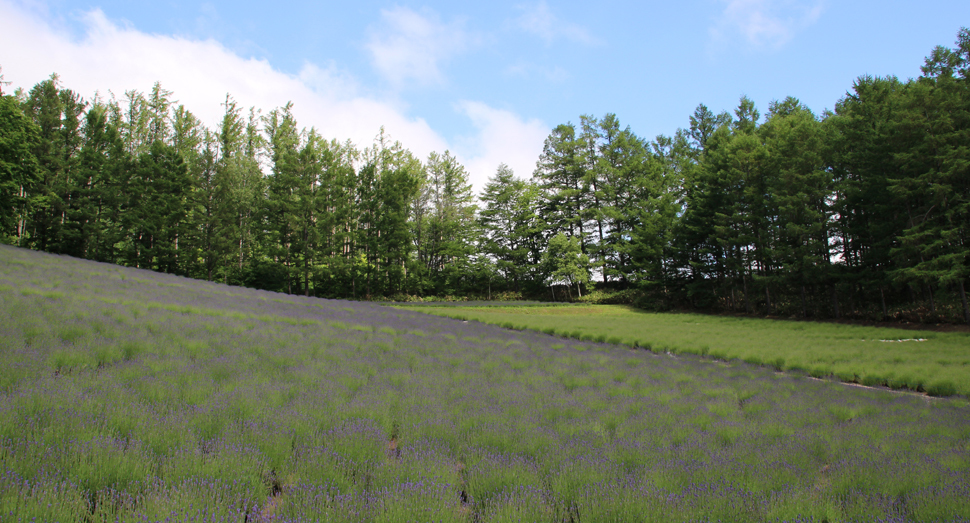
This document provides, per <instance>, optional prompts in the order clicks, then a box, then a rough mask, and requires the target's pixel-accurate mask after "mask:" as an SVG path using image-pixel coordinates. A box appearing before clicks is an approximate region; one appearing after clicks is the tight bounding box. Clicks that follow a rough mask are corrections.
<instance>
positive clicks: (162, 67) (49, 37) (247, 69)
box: [0, 0, 447, 155]
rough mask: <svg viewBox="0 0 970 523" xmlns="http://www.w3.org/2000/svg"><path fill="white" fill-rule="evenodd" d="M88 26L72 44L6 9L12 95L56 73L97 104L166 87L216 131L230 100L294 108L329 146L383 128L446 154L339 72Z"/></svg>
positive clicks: (435, 139)
mask: <svg viewBox="0 0 970 523" xmlns="http://www.w3.org/2000/svg"><path fill="white" fill-rule="evenodd" d="M82 23H83V25H84V27H85V34H84V36H83V37H82V38H80V39H78V40H73V39H71V38H70V36H68V35H67V34H66V33H65V32H63V31H58V30H55V29H53V28H51V27H50V26H48V25H47V24H46V23H45V22H44V21H42V20H41V19H39V18H38V17H35V16H33V15H31V14H30V13H28V12H25V11H23V10H19V9H17V8H15V7H13V6H11V5H10V4H8V3H4V2H3V1H2V0H0V66H2V67H3V73H4V76H5V77H6V80H7V81H10V82H12V84H13V85H12V86H11V87H16V86H20V87H24V88H25V89H29V88H30V87H31V86H33V85H34V84H35V83H37V82H39V81H41V80H43V79H45V78H47V77H48V76H50V74H51V73H54V72H56V73H57V74H58V75H59V76H60V78H61V82H62V84H63V85H64V86H65V87H67V88H70V89H73V90H75V91H77V92H79V93H80V94H81V95H82V96H85V97H86V98H88V99H90V98H92V97H93V95H94V93H95V92H96V91H100V93H101V94H102V95H106V94H107V91H109V90H110V91H112V92H113V93H115V94H116V95H118V96H120V95H121V94H122V93H124V92H125V91H126V90H130V89H138V90H141V91H148V90H150V89H151V86H152V84H154V82H156V81H159V82H161V83H162V86H163V87H164V88H166V89H169V90H171V91H173V92H174V98H176V99H177V100H178V102H179V103H181V104H184V105H185V106H186V107H187V108H188V109H189V110H191V111H192V112H193V113H195V114H196V115H197V116H198V117H199V118H200V119H201V120H202V121H203V122H204V123H205V124H206V125H209V126H212V127H214V126H215V125H217V123H218V122H219V120H220V117H221V113H222V111H223V108H222V107H221V106H220V105H219V104H220V102H221V101H222V100H223V99H224V98H225V95H226V93H230V94H232V96H233V97H234V98H235V99H236V100H237V101H238V102H239V105H240V106H242V107H250V106H255V107H256V108H258V109H262V110H263V111H268V110H271V109H273V108H274V107H279V106H281V105H283V104H285V103H286V102H288V101H292V102H293V103H294V113H295V115H296V117H297V121H298V122H299V123H300V125H302V126H306V127H316V129H317V130H318V131H319V132H320V133H321V134H322V135H323V136H325V137H328V138H337V139H340V140H346V139H348V138H349V139H351V140H352V141H354V142H355V143H357V144H359V145H363V146H366V145H369V144H370V143H371V140H372V139H373V137H374V136H375V135H376V134H377V133H378V131H379V130H380V127H381V126H382V125H383V126H385V128H386V129H387V132H388V133H389V134H390V135H391V136H392V137H395V138H397V139H399V140H401V141H402V143H404V144H405V146H407V147H409V148H411V149H412V150H413V151H414V152H415V153H416V154H419V155H426V154H428V153H429V152H431V151H433V150H443V149H444V148H446V147H447V144H446V141H445V140H444V139H443V138H442V137H441V136H439V135H438V134H437V133H436V132H435V131H434V130H432V129H431V128H430V127H429V126H428V124H427V122H425V121H424V120H423V119H421V118H412V117H408V116H406V115H404V114H403V113H402V111H401V110H400V109H399V108H398V107H397V106H396V105H395V104H393V103H391V102H387V101H382V100H377V99H373V98H368V97H365V96H361V95H359V94H358V93H357V91H358V89H357V84H356V82H355V81H354V79H353V78H352V77H351V76H349V75H347V74H346V73H343V72H341V71H340V70H338V69H337V67H336V66H335V65H333V64H330V65H329V66H327V67H326V68H320V67H318V66H315V65H313V64H306V65H304V67H303V69H302V71H301V72H300V74H299V75H298V76H293V75H289V74H285V73H282V72H280V71H278V70H276V69H274V68H273V67H272V66H271V65H270V64H269V62H267V61H266V60H257V59H252V58H250V59H246V58H242V57H240V56H238V55H237V54H235V53H233V52H232V51H230V50H228V49H227V48H226V47H224V46H223V45H222V44H221V43H219V42H216V41H215V40H211V39H209V40H192V39H187V38H182V37H173V36H163V35H151V34H146V33H142V32H139V31H137V30H135V29H132V28H129V27H123V26H120V25H118V24H115V23H113V22H112V21H110V20H108V19H107V18H106V17H105V15H104V13H102V12H101V11H100V10H94V11H90V12H88V13H86V14H85V15H83V20H82Z"/></svg>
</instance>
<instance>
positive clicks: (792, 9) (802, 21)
mask: <svg viewBox="0 0 970 523" xmlns="http://www.w3.org/2000/svg"><path fill="white" fill-rule="evenodd" d="M723 2H724V3H725V4H726V5H725V8H724V11H723V12H722V13H721V17H720V20H719V21H718V22H717V23H716V24H715V26H714V27H712V28H711V36H712V38H713V40H715V41H719V42H720V41H724V40H727V39H729V38H730V37H732V36H735V35H739V36H741V37H742V38H743V39H744V40H745V41H746V42H747V43H748V44H749V45H751V46H753V47H758V48H778V47H781V46H783V45H785V44H786V43H788V42H789V41H790V40H791V39H792V38H793V37H794V36H795V33H797V32H798V31H800V30H802V29H804V28H806V27H808V26H810V25H812V24H813V23H815V21H816V20H818V18H819V17H820V16H821V15H822V11H823V10H824V4H823V2H822V1H821V0H811V1H808V2H805V1H800V0H723Z"/></svg>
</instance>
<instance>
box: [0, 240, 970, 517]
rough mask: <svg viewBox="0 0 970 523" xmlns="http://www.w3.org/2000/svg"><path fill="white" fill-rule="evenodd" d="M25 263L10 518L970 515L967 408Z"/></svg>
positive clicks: (8, 341) (43, 260)
mask: <svg viewBox="0 0 970 523" xmlns="http://www.w3.org/2000/svg"><path fill="white" fill-rule="evenodd" d="M0 260H2V261H4V262H5V263H2V264H0V293H2V294H0V296H2V298H3V299H2V300H0V309H2V310H0V314H3V315H4V317H7V318H10V321H8V322H4V323H2V324H0V334H2V335H0V374H2V375H4V376H12V375H24V376H27V377H28V379H18V380H14V381H8V383H9V385H8V386H6V387H5V388H4V389H3V390H0V398H2V400H3V401H0V467H2V470H0V515H2V519H3V520H4V521H7V520H10V521H30V520H31V518H34V517H36V518H37V520H56V521H91V520H116V521H144V520H149V521H162V520H165V519H166V518H168V519H169V520H170V521H203V520H204V521H245V520H249V521H253V520H269V519H270V518H271V517H273V518H277V519H276V520H277V521H316V520H324V521H358V522H362V521H388V522H404V521H415V520H420V521H427V520H434V521H461V522H472V521H495V522H505V521H509V522H511V521H518V520H520V519H525V520H529V521H548V522H563V521H573V522H600V521H715V520H730V521H799V520H805V519H812V518H814V519H815V520H822V519H827V520H829V521H850V520H874V519H876V518H883V519H887V518H895V519H897V520H908V521H940V520H954V519H959V518H966V517H970V504H968V502H967V499H970V496H968V495H967V494H968V493H970V485H968V481H967V478H968V477H970V476H968V471H970V447H968V444H967V442H968V441H970V412H968V410H967V408H966V405H965V404H964V403H960V402H955V401H950V400H933V401H927V400H925V399H923V398H918V397H914V396H911V395H899V394H891V393H887V392H884V391H871V390H849V389H846V388H844V387H841V386H839V385H838V384H834V383H828V382H820V381H811V380H806V379H804V378H800V377H797V376H790V375H784V374H776V373H774V372H772V371H770V370H767V369H762V368H758V367H754V366H750V365H746V364H744V363H741V362H727V363H719V364H718V363H712V362H708V361H702V360H698V359H691V358H681V357H670V356H667V355H658V354H653V353H651V352H648V351H640V350H634V351H631V350H629V349H628V348H625V347H622V346H614V345H609V344H600V343H595V342H590V341H586V342H582V341H577V340H574V339H557V338H552V337H549V336H546V335H544V334H540V333H535V332H529V331H525V332H522V331H516V332H511V331H507V330H503V329H499V328H495V327H492V326H488V325H483V324H480V323H477V322H469V323H463V322H460V321H454V320H450V319H444V318H437V317H434V316H428V315H420V314H414V313H409V312H405V311H398V310H395V309H391V308H387V307H379V306H375V305H372V304H355V303H348V302H330V301H322V300H308V299H303V298H298V297H290V296H282V295H275V294H271V293H263V292H257V291H252V290H247V289H241V288H229V287H223V286H217V285H211V284H197V285H185V283H187V282H186V280H183V279H180V278H175V277H171V276H166V275H159V274H152V273H148V272H145V271H135V270H130V269H122V270H121V271H120V272H119V271H117V270H116V269H115V268H112V267H109V266H106V265H99V264H94V263H91V262H83V261H78V260H71V259H69V258H64V257H53V256H48V255H43V254H40V253H35V252H29V251H22V250H14V249H10V248H0ZM10 260H16V261H19V262H21V263H6V262H7V261H10ZM121 276H124V278H122V277H121ZM25 290H27V291H28V292H23V291H25ZM121 298H125V299H124V300H122V299H121ZM137 302H141V305H138V304H137ZM568 309H571V308H570V307H565V308H562V310H568ZM216 310H219V311H220V312H222V314H215V313H214V312H215V311H216ZM254 310H259V311H261V315H259V316H256V315H253V314H252V311H254ZM281 319H291V320H293V321H281ZM104 347H117V348H119V350H120V352H119V353H120V354H124V350H123V348H124V347H135V349H133V350H131V351H129V355H128V357H124V356H123V357H120V358H117V359H106V360H104V361H101V362H100V363H99V364H97V365H95V364H93V360H91V359H89V356H88V355H95V354H97V352H98V351H99V350H102V349H103V348H104ZM59 355H65V356H69V357H71V358H73V357H75V355H81V356H79V357H78V360H77V361H83V362H87V363H84V364H79V365H65V364H64V360H61V359H59Z"/></svg>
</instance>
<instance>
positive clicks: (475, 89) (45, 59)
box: [0, 0, 970, 187]
mask: <svg viewBox="0 0 970 523" xmlns="http://www.w3.org/2000/svg"><path fill="white" fill-rule="evenodd" d="M961 25H964V26H970V2H966V1H963V2H958V1H938V0H926V1H923V2H899V1H882V2H873V1H859V2H834V1H827V0H787V1H783V0H689V1H683V2H663V3H659V2H617V1H603V2H597V3H593V2H558V1H555V0H541V1H538V2H536V1H524V2H523V1H511V2H487V3H484V2H481V3H464V2H462V3H457V2H434V1H428V2H383V1H370V0H367V1H359V2H276V3H273V4H272V5H269V4H266V3H263V2H251V1H242V2H239V1H236V2H220V1H217V2H206V3H201V4H199V3H196V2H184V1H182V0H163V1H158V2H127V1H114V0H110V1H108V0H106V1H101V2H91V1H70V0H51V1H48V2H44V1H39V0H34V1H13V0H0V66H2V67H3V73H4V76H5V79H6V80H7V81H10V82H12V83H13V86H21V87H25V88H29V87H30V86H32V85H33V84H34V83H36V82H37V81H39V80H41V79H43V78H45V77H47V76H48V75H49V74H50V73H51V72H57V73H59V74H60V75H61V77H62V79H63V84H64V86H66V87H69V88H72V89H75V90H77V91H79V92H80V93H81V94H83V95H84V96H86V97H87V98H90V97H91V96H93V94H94V92H95V91H96V90H98V91H99V92H100V93H101V94H102V95H105V93H106V92H107V91H109V90H110V91H111V92H112V93H114V94H115V95H116V96H119V97H120V96H121V95H122V93H123V92H124V91H125V90H128V89H138V90H141V91H147V90H149V89H150V88H151V85H152V83H153V82H154V81H156V80H158V81H160V82H161V83H162V85H163V87H167V88H169V89H171V90H173V91H174V95H175V98H177V99H179V100H180V101H181V102H182V103H184V104H185V105H186V106H187V107H188V108H189V109H190V110H192V111H193V112H195V113H196V114H198V115H199V116H200V117H202V119H203V121H205V122H206V123H208V124H209V125H213V126H214V125H215V123H216V121H217V120H218V117H219V113H220V110H221V108H220V106H219V104H220V102H222V101H223V99H224V97H225V93H226V92H229V93H231V94H232V95H233V96H234V97H235V98H237V99H238V101H239V102H240V103H241V104H243V105H245V106H247V107H248V106H250V105H253V106H256V107H257V108H261V109H263V110H264V111H268V110H271V109H272V108H274V107H276V106H279V105H282V104H284V103H286V102H287V101H290V100H292V101H293V102H294V104H295V112H296V115H297V117H298V121H299V123H300V124H301V125H302V126H306V127H311V126H312V127H316V128H317V129H318V130H320V132H321V133H323V134H324V135H325V136H327V137H328V138H338V139H340V140H345V139H351V140H353V141H354V142H355V143H357V144H359V145H363V146H366V145H368V144H369V143H370V140H371V139H372V138H373V136H374V135H375V134H377V132H378V130H379V127H380V126H381V125H385V126H386V128H387V131H388V133H390V135H391V136H392V137H393V138H395V139H397V140H400V141H401V142H402V143H403V144H404V145H405V146H406V147H408V148H410V149H412V151H414V152H415V153H416V154H418V155H419V156H426V155H427V153H429V152H430V151H432V150H436V151H443V150H444V149H449V150H451V151H452V152H453V153H455V154H457V155H458V157H459V159H460V160H461V161H462V162H463V163H464V164H465V165H466V167H467V168H468V170H469V171H470V173H471V175H472V178H473V180H474V182H475V184H476V186H477V187H481V185H482V184H483V183H484V181H485V179H486V178H487V177H488V176H490V175H491V174H493V173H494V172H495V168H496V167H497V165H498V163H499V162H505V163H507V164H509V165H511V166H512V167H513V169H515V171H516V173H517V174H519V175H520V176H528V175H529V174H530V173H531V171H532V169H533V167H534V164H535V160H536V158H537V157H538V154H539V152H540V150H541V147H542V140H543V139H544V138H545V136H546V135H547V134H548V132H549V130H550V129H551V128H552V127H553V126H555V125H557V124H559V123H564V122H567V121H573V122H576V121H578V118H579V115H580V114H592V115H595V116H597V117H601V116H602V115H604V114H605V113H607V112H613V113H616V114H617V115H618V117H619V119H620V122H621V123H622V124H623V125H629V126H630V127H631V128H632V129H633V131H634V132H636V133H637V134H639V135H641V136H645V137H649V138H652V137H654V136H656V135H657V134H660V133H663V134H668V135H669V134H672V133H673V132H674V131H675V130H676V129H677V128H678V127H685V126H686V125H687V124H688V116H689V115H690V114H691V112H693V109H694V108H695V107H696V106H697V105H698V104H699V103H704V104H706V105H707V106H708V107H710V108H711V109H712V110H714V111H721V110H731V109H733V107H734V106H735V105H736V104H737V101H738V98H739V97H740V96H741V95H742V94H745V95H747V96H749V97H751V98H752V99H754V101H755V102H756V104H757V105H758V108H759V109H760V110H761V111H762V113H764V112H765V111H766V110H767V106H768V103H769V102H770V101H771V100H774V99H780V98H784V97H785V96H789V95H790V96H795V97H798V98H799V99H801V100H802V101H803V102H804V103H806V104H807V105H808V106H809V107H811V108H812V109H813V110H814V111H816V112H817V113H820V112H821V111H823V110H825V109H831V108H833V107H834V105H835V103H836V101H837V100H838V99H839V98H840V97H841V96H843V95H844V94H845V92H846V91H847V90H849V89H850V88H851V87H852V82H853V80H854V79H855V78H857V77H858V76H860V75H863V74H871V75H879V76H884V75H896V76H899V77H901V78H909V77H914V76H917V75H918V74H919V66H920V65H921V64H922V62H923V58H924V57H925V56H927V55H928V54H929V53H930V51H931V50H932V48H933V47H934V46H936V45H946V46H952V45H953V41H954V40H955V37H956V33H957V31H958V30H959V28H960V27H961Z"/></svg>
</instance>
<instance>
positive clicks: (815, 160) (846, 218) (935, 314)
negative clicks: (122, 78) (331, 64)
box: [0, 29, 970, 323]
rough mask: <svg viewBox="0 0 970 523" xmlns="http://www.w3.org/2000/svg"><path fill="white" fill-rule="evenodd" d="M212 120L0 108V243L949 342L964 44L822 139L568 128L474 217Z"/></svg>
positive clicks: (789, 105) (743, 113)
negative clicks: (870, 323)
mask: <svg viewBox="0 0 970 523" xmlns="http://www.w3.org/2000/svg"><path fill="white" fill-rule="evenodd" d="M0 80H2V79H0ZM3 85H5V84H4V83H2V81H0V88H2V87H3ZM223 106H224V108H225V113H224V117H223V119H222V121H221V122H220V124H219V125H218V126H217V128H216V129H208V128H206V127H205V126H203V125H202V124H201V123H200V122H199V120H198V119H197V118H196V117H195V116H193V115H192V113H191V112H190V111H189V110H188V109H187V108H185V107H183V106H181V105H178V104H177V103H176V102H174V101H173V93H172V92H171V91H168V90H166V89H164V88H163V87H162V86H161V85H160V84H158V83H156V84H155V85H154V86H152V89H151V91H150V92H149V93H148V94H147V96H146V95H144V94H142V93H141V92H138V91H134V90H133V91H128V92H126V93H125V95H124V97H123V98H122V100H121V101H119V100H116V99H114V98H113V97H112V98H111V99H109V100H104V99H100V98H95V99H94V100H92V101H86V100H84V99H83V98H82V97H81V96H80V95H78V94H77V93H76V92H74V91H71V90H70V89H67V88H66V87H64V86H62V85H61V82H60V80H59V78H58V77H57V75H52V76H51V77H50V78H49V79H47V80H44V81H42V82H40V83H38V84H37V85H36V86H34V87H33V88H32V89H30V90H29V91H27V92H23V91H20V90H18V91H17V93H16V94H15V95H10V94H2V95H0V241H3V242H7V243H12V244H16V245H20V246H24V247H31V248H35V249H40V250H46V251H50V252H56V253H63V254H69V255H72V256H77V257H83V258H90V259H95V260H99V261H105V262H112V263H121V264H125V265H130V266H135V267H143V268H151V269H154V270H158V271H164V272H169V273H175V274H181V275H185V276H190V277H194V278H202V279H207V280H214V281H222V282H225V283H230V284H237V285H247V286H252V287H258V288H263V289H269V290H275V291H282V292H287V293H292V294H303V295H306V296H324V297H350V298H379V297H396V298H397V299H404V298H405V297H406V296H430V295H433V296H456V295H460V296H469V295H477V296H490V295H492V293H497V294H501V293H507V292H513V293H518V294H519V295H525V296H533V297H542V296H546V297H551V294H552V293H551V292H550V290H551V289H550V287H549V284H550V283H552V282H559V283H560V284H565V285H566V286H567V287H566V288H568V289H572V288H574V287H575V290H576V295H577V297H578V296H580V295H582V294H583V293H584V292H585V293H588V292H589V291H590V290H591V288H592V287H598V288H599V290H604V291H624V292H630V291H635V292H638V293H639V295H640V296H642V299H641V301H640V303H639V304H640V305H641V306H644V307H649V308H659V309H670V308H691V309H702V310H721V311H734V312H746V313H750V314H764V315H785V316H798V317H823V318H840V317H846V316H848V317H861V318H873V319H887V318H895V319H904V320H908V319H913V320H917V321H927V322H934V321H942V320H962V321H965V322H967V323H970V307H968V306H967V298H966V293H967V291H966V288H967V285H968V278H970V254H968V253H970V30H967V29H962V30H961V31H960V32H959V34H958V35H957V43H956V47H955V48H952V49H951V48H947V47H937V48H936V49H934V50H933V51H932V53H931V54H930V56H929V57H927V58H926V62H925V64H924V66H923V68H922V75H921V76H920V77H919V78H916V79H911V80H906V81H902V80H899V79H897V78H891V77H890V78H877V77H870V76H862V77H860V78H858V79H857V80H856V82H855V83H854V85H853V86H852V88H851V90H850V91H849V92H847V93H846V95H845V96H844V97H843V98H842V99H841V100H839V101H838V103H837V104H836V105H835V110H834V111H833V112H826V113H825V114H821V115H818V114H814V113H813V112H812V111H811V110H810V109H809V108H808V107H806V106H805V105H804V104H802V103H801V102H799V101H798V100H797V99H795V98H792V97H787V98H784V99H781V100H778V101H774V102H772V103H771V104H770V105H769V107H768V108H767V112H766V114H765V115H764V117H762V115H761V113H760V111H759V110H758V108H757V107H756V106H755V104H754V102H753V101H751V100H750V99H749V98H747V97H742V98H741V99H740V101H739V104H738V106H737V108H736V109H735V110H734V112H733V114H729V113H727V112H722V113H719V114H715V113H714V112H713V111H711V110H710V109H709V108H708V107H707V106H705V105H703V104H700V105H698V107H697V109H696V110H695V111H694V113H693V114H692V115H690V116H689V119H688V121H689V127H688V128H687V129H679V130H677V131H676V132H675V133H673V135H671V136H664V135H660V136H657V137H656V138H654V139H653V140H647V139H644V138H642V137H639V136H637V135H636V134H635V133H634V132H633V131H631V130H630V128H629V127H626V128H624V127H621V125H620V121H619V118H618V117H617V116H616V115H615V114H606V115H604V116H603V117H602V118H596V117H594V116H590V115H581V116H580V117H579V123H578V125H574V124H572V123H566V124H562V125H558V126H556V127H555V128H554V129H553V130H552V132H551V133H550V135H549V137H548V138H547V139H546V141H545V144H544V147H543V151H542V154H541V156H540V157H539V158H538V161H537V163H536V169H535V171H534V173H531V179H522V178H517V177H515V175H514V173H512V171H511V170H510V169H509V168H508V167H507V166H505V165H500V166H498V169H497V171H496V172H495V174H494V175H493V176H492V177H491V178H489V180H488V183H487V184H486V186H485V187H484V189H483V191H482V193H481V194H480V195H477V201H476V195H475V194H473V192H472V187H471V185H470V183H469V175H468V172H467V171H466V169H465V168H464V167H463V166H462V165H461V164H460V163H459V161H458V160H457V159H456V158H455V156H453V155H452V154H451V153H450V152H448V151H445V152H444V153H432V154H430V155H429V156H428V158H427V159H426V160H424V161H421V160H419V159H418V158H416V157H415V156H414V155H413V154H412V153H411V152H410V151H408V150H407V149H405V148H404V146H403V145H402V144H401V143H399V142H396V141H394V140H393V139H391V138H390V137H389V136H387V135H386V134H385V133H384V131H383V129H381V130H380V133H379V134H378V135H377V137H376V138H375V140H374V143H373V144H371V145H370V146H369V147H363V148H361V147H360V146H358V145H355V144H353V143H350V142H343V143H342V142H338V141H337V140H331V141H327V139H324V137H321V136H320V135H319V134H318V133H317V132H316V131H315V130H313V129H305V128H301V127H300V126H299V124H298V123H297V121H296V118H295V116H294V114H293V106H292V104H289V103H288V104H286V105H284V106H282V107H279V108H276V109H273V110H272V111H270V112H268V113H266V114H265V115H263V114H262V113H260V111H258V110H257V109H255V108H250V109H249V111H248V112H246V111H245V110H244V109H243V108H242V107H239V106H238V104H237V103H236V101H235V100H234V99H233V98H232V97H231V96H230V95H227V96H226V99H225V101H224V103H223ZM572 245H576V246H577V248H578V254H576V253H573V252H572V250H571V249H572V247H571V246H572ZM564 249H565V250H564ZM567 251H568V252H569V256H570V257H573V256H574V255H575V257H576V259H577V260H579V259H580V258H582V259H584V260H586V261H585V262H582V263H580V264H579V265H578V266H577V267H582V268H581V269H575V268H570V269H568V270H566V269H563V267H560V266H559V265H560V264H564V263H566V262H567V260H565V259H563V258H562V255H563V253H565V252H567ZM571 259H572V258H570V260H571ZM569 263H572V262H571V261H570V262H569ZM587 263H588V266H587V265H586V264H587ZM574 269H575V270H574ZM563 271H565V272H563ZM594 282H595V283H594ZM567 294H568V295H571V290H570V291H569V292H568V293H567Z"/></svg>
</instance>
